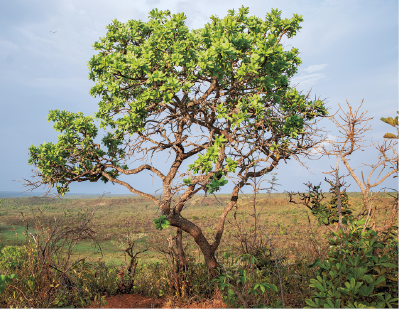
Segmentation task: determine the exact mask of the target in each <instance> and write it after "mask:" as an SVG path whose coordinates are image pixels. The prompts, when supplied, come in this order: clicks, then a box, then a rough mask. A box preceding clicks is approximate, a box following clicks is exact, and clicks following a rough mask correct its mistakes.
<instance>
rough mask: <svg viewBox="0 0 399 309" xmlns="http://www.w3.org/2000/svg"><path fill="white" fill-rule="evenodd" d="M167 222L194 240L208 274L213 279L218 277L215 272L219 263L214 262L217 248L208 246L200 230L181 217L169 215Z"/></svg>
mask: <svg viewBox="0 0 399 309" xmlns="http://www.w3.org/2000/svg"><path fill="white" fill-rule="evenodd" d="M167 220H168V221H169V222H170V224H171V225H172V226H175V227H177V228H179V229H181V230H182V231H185V232H186V233H188V234H190V235H191V236H192V237H193V238H194V240H195V242H196V243H197V245H198V246H199V247H200V250H201V252H202V254H203V255H204V259H205V263H206V265H207V267H208V269H209V272H210V273H211V275H212V277H213V278H216V277H217V276H218V275H219V273H218V271H217V268H218V267H219V263H218V262H217V261H216V258H215V251H216V249H217V247H216V248H213V247H212V246H211V245H210V244H209V242H208V241H207V240H206V238H205V236H204V234H203V233H202V230H201V229H200V228H199V227H198V226H197V225H195V224H194V223H192V222H191V221H188V220H187V219H185V218H183V217H181V216H180V215H176V214H172V213H170V215H169V216H168V217H167ZM178 237H179V236H178ZM176 241H177V239H176Z"/></svg>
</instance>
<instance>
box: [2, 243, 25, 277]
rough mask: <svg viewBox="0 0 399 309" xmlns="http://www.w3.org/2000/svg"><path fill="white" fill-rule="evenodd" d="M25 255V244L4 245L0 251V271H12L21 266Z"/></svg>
mask: <svg viewBox="0 0 399 309" xmlns="http://www.w3.org/2000/svg"><path fill="white" fill-rule="evenodd" d="M25 256H26V247H25V246H6V247H4V248H2V249H1V251H0V271H7V272H13V271H16V270H18V269H20V268H21V266H22V264H23V263H24V260H25V259H24V257H25Z"/></svg>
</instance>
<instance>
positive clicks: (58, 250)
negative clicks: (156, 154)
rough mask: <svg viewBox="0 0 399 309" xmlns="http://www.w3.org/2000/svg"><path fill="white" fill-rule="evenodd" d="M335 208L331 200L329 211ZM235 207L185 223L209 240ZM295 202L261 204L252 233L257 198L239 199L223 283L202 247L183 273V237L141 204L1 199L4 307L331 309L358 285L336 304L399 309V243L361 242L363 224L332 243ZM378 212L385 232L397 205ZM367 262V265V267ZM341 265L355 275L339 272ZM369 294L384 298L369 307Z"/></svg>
mask: <svg viewBox="0 0 399 309" xmlns="http://www.w3.org/2000/svg"><path fill="white" fill-rule="evenodd" d="M345 194H346V193H344V194H343V195H342V197H344V196H345ZM331 197H332V194H330V193H328V194H325V198H326V200H328V199H331ZM347 197H348V201H349V205H350V208H351V209H352V210H353V213H357V212H358V211H360V210H361V205H362V202H361V201H362V196H361V195H360V194H359V193H349V194H347ZM227 198H228V197H227V196H223V195H218V196H217V199H216V198H215V197H207V198H204V196H198V197H197V198H195V199H193V201H192V203H190V204H189V205H187V210H186V214H187V216H189V217H190V218H192V219H193V220H195V222H196V223H198V225H200V226H201V228H202V229H203V231H204V232H205V233H206V231H207V230H208V226H211V225H212V224H216V220H217V217H216V216H214V215H213V212H215V213H217V211H218V210H219V208H223V204H224V203H226V202H227V201H226V200H227ZM292 198H295V197H292ZM289 200H290V197H289V195H288V194H259V195H258V196H257V200H256V204H255V207H256V208H255V211H256V213H257V214H258V216H259V220H258V223H257V226H256V229H255V218H254V208H253V203H252V202H253V198H252V196H250V195H247V196H244V195H242V196H241V197H240V200H239V203H238V204H239V208H238V209H237V210H236V211H235V212H233V213H232V214H230V215H229V216H228V219H227V222H228V224H227V226H226V233H225V237H224V241H223V243H222V245H221V246H220V249H219V250H218V252H217V259H218V262H219V263H220V265H222V267H223V271H222V275H221V276H220V277H218V278H217V279H216V280H215V279H213V278H212V276H211V275H210V274H209V271H208V269H207V267H206V264H205V263H204V260H203V257H202V256H201V254H200V250H199V249H198V246H197V245H196V244H195V242H194V241H193V240H192V239H191V238H190V237H186V236H185V235H184V234H183V235H182V237H183V244H184V250H185V254H186V256H187V261H188V267H187V268H186V269H184V271H183V267H182V265H181V263H180V261H179V258H178V254H177V247H176V245H175V240H176V239H175V238H176V233H175V228H173V227H169V228H166V229H164V230H162V231H161V232H160V231H159V230H156V229H154V227H153V224H151V225H150V224H149V223H148V222H151V221H152V220H149V219H154V218H157V217H158V214H157V209H156V207H155V206H152V205H150V204H148V202H146V201H145V200H144V199H142V198H140V197H126V198H106V197H102V198H99V199H90V200H83V199H79V200H78V199H66V198H62V199H53V198H37V197H31V198H14V199H2V216H1V221H0V224H1V234H0V235H1V236H2V249H1V263H0V270H1V271H2V277H1V280H2V282H1V285H0V290H1V294H0V305H1V306H2V307H11V306H12V307H42V308H44V307H87V306H89V305H90V304H91V302H94V301H95V302H96V303H98V301H101V299H104V296H105V295H115V294H119V293H140V294H143V295H146V296H148V297H154V298H158V297H163V298H165V299H168V300H169V303H170V304H171V305H172V304H175V305H178V304H179V305H180V306H184V305H183V304H185V303H187V302H195V301H203V300H205V299H212V297H213V296H214V293H215V284H217V285H218V288H219V289H220V290H221V291H222V295H223V296H224V301H225V303H226V304H227V305H228V306H229V307H283V304H282V293H281V292H283V297H284V302H285V304H284V305H285V306H286V307H287V306H289V307H304V306H311V307H312V306H313V307H323V306H324V304H328V305H329V306H331V307H333V305H336V300H335V301H334V302H333V303H332V304H331V303H329V302H328V300H327V295H328V293H332V294H333V295H338V294H336V293H341V294H342V295H347V294H345V292H344V291H343V290H342V289H346V287H345V283H344V282H346V281H347V282H348V283H349V284H352V283H353V280H352V278H354V280H355V281H354V286H353V287H352V285H350V288H348V290H349V291H350V289H351V288H353V289H355V290H356V292H352V294H351V293H349V294H348V296H345V297H346V298H343V296H342V295H341V296H340V297H337V298H336V299H337V300H339V299H341V302H343V301H345V300H347V301H348V303H347V305H349V306H351V305H353V306H357V307H359V304H361V303H365V302H366V301H367V300H369V302H368V304H369V305H371V306H373V305H374V306H381V305H382V304H383V306H386V307H389V306H392V307H395V306H396V303H397V300H395V299H396V298H397V280H396V281H395V278H396V279H397V271H398V269H397V236H395V234H392V235H389V237H381V236H383V235H382V234H378V233H377V232H374V231H372V230H367V231H365V232H363V233H361V232H359V226H358V224H360V223H355V221H353V223H351V224H349V225H348V228H349V230H348V232H344V233H341V234H340V233H339V232H338V233H335V234H331V232H330V230H329V229H328V226H327V225H324V224H322V223H320V222H319V220H318V218H317V217H316V216H314V215H312V211H311V210H310V209H307V208H306V207H305V206H303V205H300V204H299V202H300V198H297V202H298V204H295V203H290V202H289ZM375 202H378V205H379V207H378V212H377V214H376V219H377V221H381V222H383V221H384V220H387V219H388V217H387V215H389V213H390V212H389V210H390V209H391V207H392V203H397V200H396V201H395V199H394V198H392V197H391V196H390V195H389V194H381V195H380V196H379V199H378V201H375ZM82 209H84V211H83V212H82ZM363 226H364V224H363V225H362V226H361V229H362V228H363ZM94 227H96V228H94ZM393 231H395V229H393ZM256 233H257V234H256ZM255 234H256V236H255ZM328 236H330V238H331V237H332V238H331V239H330V240H328V238H329V237H328ZM163 239H168V240H169V241H168V242H167V243H165V242H163V241H162V240H163ZM341 239H342V241H341ZM354 239H356V240H361V241H358V242H355V241H353V240H354ZM345 240H349V242H345ZM347 243H349V244H353V243H358V245H357V247H356V250H357V251H356V250H354V249H353V248H351V247H350V246H351V245H349V247H348V245H343V244H347ZM339 250H341V254H339ZM362 252H363V253H362ZM357 253H358V254H359V255H356V254H357ZM360 253H361V254H363V255H364V256H365V258H363V259H360V260H359V257H358V256H360ZM348 256H351V257H352V259H350V258H348ZM340 261H341V263H342V261H344V263H342V264H341V265H346V266H342V267H341V268H339V269H337V267H336V264H337V263H340ZM350 263H353V264H356V263H357V264H358V265H356V266H355V267H354V265H351V264H350ZM392 265H394V266H395V267H392ZM309 266H313V267H309ZM345 267H346V268H345ZM343 268H344V269H343ZM278 271H279V272H280V276H279V275H278ZM362 276H363V277H362ZM279 278H281V279H282V280H281V284H282V290H281V289H280V280H279ZM337 278H339V280H341V281H342V282H341V285H343V287H340V286H339V283H338V282H339V280H338V279H337ZM359 278H360V279H359ZM337 280H338V281H337ZM345 280H346V281H345ZM351 280H352V281H351ZM323 282H325V283H323ZM359 283H362V284H361V285H360V286H359ZM363 286H364V287H363ZM372 287H373V289H372ZM369 291H370V293H369V295H377V296H373V297H371V298H372V299H371V298H370V297H367V295H363V294H367V293H368V292H369ZM334 293H335V294H334ZM354 301H356V302H357V303H356V304H355V303H354ZM339 305H340V304H338V306H339Z"/></svg>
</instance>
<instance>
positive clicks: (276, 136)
mask: <svg viewBox="0 0 399 309" xmlns="http://www.w3.org/2000/svg"><path fill="white" fill-rule="evenodd" d="M248 12H249V9H248V8H244V7H242V8H240V9H239V12H238V13H235V12H234V10H229V13H228V15H227V17H225V18H224V19H219V18H218V17H215V16H212V17H211V20H212V21H211V22H210V23H208V24H206V25H205V27H204V28H202V29H199V30H193V31H191V32H190V31H189V30H188V28H187V27H186V26H185V24H184V20H185V19H186V17H185V16H184V13H181V14H173V16H171V13H170V11H169V10H167V11H158V10H157V9H154V10H152V11H151V12H150V13H149V17H150V20H149V21H148V22H147V23H145V22H142V21H136V20H130V21H128V22H127V23H125V24H124V23H121V22H119V21H117V20H114V21H113V23H112V24H110V25H109V26H108V27H107V29H108V32H107V34H106V36H105V37H103V38H101V39H100V40H99V41H98V42H95V43H94V48H95V49H96V50H98V51H99V54H98V55H94V56H93V57H92V58H91V60H90V61H89V62H88V66H89V69H90V75H89V78H90V79H91V80H93V81H95V82H96V85H95V86H94V87H93V88H92V89H91V90H90V94H91V95H92V96H100V97H102V99H101V101H100V102H99V111H98V112H97V113H96V114H95V117H96V119H97V120H101V124H100V128H103V129H105V130H108V131H107V134H106V135H105V136H104V138H102V140H101V144H102V145H100V143H96V142H95V140H94V139H95V138H96V136H97V132H98V129H97V127H96V125H95V124H94V121H93V117H90V116H87V117H86V116H84V115H83V114H82V113H80V112H79V113H72V112H67V111H59V110H51V111H50V112H49V117H48V120H49V121H50V120H51V121H53V122H55V124H54V128H55V129H56V130H57V131H59V132H61V133H62V134H61V135H59V138H58V143H56V144H54V143H44V144H42V145H40V146H39V147H36V146H33V145H32V146H31V147H30V148H29V151H30V159H29V163H30V164H33V165H34V166H36V167H37V168H38V170H37V171H36V175H35V176H34V177H38V178H39V180H38V181H36V182H31V181H28V180H26V181H27V186H29V187H30V188H32V189H34V188H37V187H39V186H41V185H45V186H47V187H48V190H50V188H51V187H54V186H55V185H56V187H57V192H58V194H64V193H65V192H68V190H69V189H68V186H69V185H70V184H71V183H72V182H81V181H92V182H96V181H98V180H102V181H104V182H108V181H111V182H112V183H117V184H120V185H122V186H125V187H126V188H127V189H128V190H129V191H130V192H131V193H135V194H138V195H140V196H142V197H144V198H147V199H149V200H151V201H153V202H154V203H155V204H157V205H158V207H159V208H160V213H161V215H160V218H159V219H156V222H155V223H156V224H157V226H158V227H159V228H160V229H162V228H163V227H164V226H167V224H170V225H172V226H175V227H177V228H178V229H181V230H183V231H184V232H186V233H189V234H190V235H191V236H192V237H193V238H194V240H195V242H196V243H197V244H198V245H199V247H200V249H201V251H202V253H203V254H204V258H205V261H206V264H207V266H208V268H209V269H210V271H211V273H212V275H216V274H217V272H216V269H217V267H218V263H217V261H216V259H215V256H214V253H215V251H216V250H217V248H218V246H219V244H220V240H221V237H222V234H223V229H224V223H225V219H226V216H227V215H228V213H229V211H230V210H231V209H232V207H233V206H234V205H235V204H236V203H237V200H238V192H239V190H240V189H241V188H242V187H243V186H245V185H247V180H248V179H249V178H250V177H261V176H262V175H264V174H265V173H267V172H270V171H272V170H273V169H274V168H275V167H276V166H277V165H278V164H279V162H280V161H284V162H285V163H286V162H287V160H289V159H290V158H294V159H297V160H298V161H299V158H298V155H303V156H305V157H306V156H309V155H311V153H310V149H311V148H313V147H314V146H315V145H317V144H318V143H320V142H321V141H322V140H321V139H320V141H318V140H317V139H318V138H319V137H321V136H320V135H318V133H317V132H316V128H315V123H316V122H317V120H319V119H321V118H323V117H324V116H326V115H327V110H326V108H325V106H324V102H323V101H321V100H319V99H318V100H316V98H315V100H314V101H310V100H308V98H309V93H310V92H309V93H308V95H307V96H305V95H302V94H301V93H300V92H298V91H297V90H296V89H295V88H291V87H289V79H290V78H291V77H292V76H293V75H294V74H295V73H296V72H297V67H298V65H299V64H300V63H301V60H300V58H299V57H298V50H297V49H296V48H292V49H291V50H289V51H284V50H283V48H282V45H281V43H280V41H281V39H282V38H283V37H284V36H287V37H288V38H291V37H293V36H294V35H296V33H297V31H298V30H299V29H301V27H300V26H299V23H300V22H302V21H303V19H302V16H298V15H297V14H294V16H293V17H292V18H291V19H281V17H280V15H281V11H278V10H272V11H271V13H267V15H266V18H265V21H262V20H261V19H259V18H256V17H247V15H248ZM167 17H169V18H167ZM200 84H204V85H205V87H207V89H206V90H205V91H201V89H200V88H201V85H200ZM204 85H202V86H204ZM192 92H195V93H194V97H190V96H189V94H190V93H192ZM199 93H200V95H198V94H199ZM158 118H159V119H158ZM194 127H196V128H198V127H199V128H200V129H201V130H202V132H204V131H203V130H206V131H207V133H208V136H207V135H199V136H194V137H198V139H197V140H193V139H192V137H193V136H192V133H191V130H192V129H193V128H194ZM166 128H168V129H170V131H169V133H167V131H166ZM132 135H134V138H133V137H132ZM156 138H160V139H161V141H157V139H156ZM145 144H149V146H148V147H145V146H144V145H145ZM250 145H252V146H251V147H249V148H248V146H250ZM245 146H247V148H246V149H245ZM165 150H169V154H170V153H171V152H172V151H173V152H174V153H175V158H174V160H173V163H172V164H171V166H170V170H169V172H168V173H167V174H165V175H164V174H163V173H162V172H161V171H160V170H159V169H158V168H156V167H155V166H153V164H152V161H151V164H146V163H145V162H144V160H145V159H146V160H147V159H148V155H149V153H151V159H152V156H153V155H154V152H158V151H165ZM227 150H230V152H227ZM139 153H142V154H143V156H142V158H141V159H142V161H143V164H141V165H139V166H137V167H135V168H130V169H129V167H128V165H127V164H126V163H127V161H128V159H129V158H132V157H134V156H135V155H136V154H139ZM201 153H202V154H201ZM255 153H259V154H261V155H262V156H261V157H260V158H258V159H256V160H254V161H252V160H250V159H249V157H250V156H251V155H252V154H255ZM197 154H198V155H199V156H198V158H197V159H196V161H195V162H194V164H191V165H189V169H188V170H187V171H186V172H184V173H183V174H181V173H180V172H179V168H180V167H181V165H182V163H183V162H184V161H185V160H187V159H189V158H192V157H193V156H195V155H197ZM260 162H263V163H265V164H266V167H264V168H262V169H260V170H258V171H256V172H250V171H249V169H250V168H251V167H252V166H255V165H256V164H257V163H260ZM145 170H149V171H151V172H152V173H153V174H155V175H156V176H158V177H159V178H160V179H161V180H162V182H163V186H162V189H163V197H162V198H161V199H160V200H158V199H157V198H156V197H155V196H153V195H150V194H148V193H145V192H142V191H140V190H137V189H135V188H134V187H133V186H131V185H130V184H129V183H128V182H126V181H123V180H121V179H120V176H121V175H136V174H139V173H141V172H143V171H145ZM232 174H235V175H236V176H237V177H238V181H237V182H234V181H233V182H234V189H233V190H232V193H231V200H230V202H229V203H228V204H227V205H226V206H225V208H224V210H223V211H222V213H221V214H220V217H219V222H218V225H217V228H216V231H215V235H214V240H213V242H211V243H210V242H208V240H207V239H206V238H205V237H204V235H203V233H202V230H201V229H200V228H199V227H198V226H197V225H196V224H194V223H193V222H191V221H189V220H188V219H186V218H184V217H183V216H182V210H183V207H184V205H185V204H186V203H187V201H189V200H190V198H192V197H193V196H194V195H195V194H196V193H198V192H199V191H201V190H202V191H204V192H205V194H207V193H210V194H212V193H214V192H215V191H218V190H219V188H220V187H221V186H223V185H225V184H226V183H227V180H225V178H224V177H227V178H229V179H232V178H231V177H232V176H231V175H232ZM229 175H230V176H229ZM185 176H189V177H188V178H187V179H183V182H180V180H181V179H182V178H183V177H185ZM174 180H176V183H175V184H174V183H173V181H174ZM181 191H183V192H181ZM48 192H50V191H48ZM179 194H180V195H179ZM175 195H179V199H178V200H177V202H176V203H175V205H172V197H173V196H175Z"/></svg>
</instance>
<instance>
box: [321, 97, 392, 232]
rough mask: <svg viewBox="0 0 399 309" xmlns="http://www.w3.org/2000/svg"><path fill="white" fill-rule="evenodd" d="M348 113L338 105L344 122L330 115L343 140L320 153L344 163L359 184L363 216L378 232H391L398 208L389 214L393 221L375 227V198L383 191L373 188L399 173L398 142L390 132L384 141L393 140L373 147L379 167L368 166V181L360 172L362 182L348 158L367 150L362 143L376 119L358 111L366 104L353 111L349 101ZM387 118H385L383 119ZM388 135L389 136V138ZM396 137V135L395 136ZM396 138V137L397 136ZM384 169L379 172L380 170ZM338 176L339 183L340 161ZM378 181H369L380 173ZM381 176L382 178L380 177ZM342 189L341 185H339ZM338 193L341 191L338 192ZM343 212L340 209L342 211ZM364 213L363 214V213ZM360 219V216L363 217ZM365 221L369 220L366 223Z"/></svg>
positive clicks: (389, 121)
mask: <svg viewBox="0 0 399 309" xmlns="http://www.w3.org/2000/svg"><path fill="white" fill-rule="evenodd" d="M347 104H348V107H349V111H348V112H347V113H345V112H344V110H343V109H342V107H341V106H339V110H340V111H341V112H342V114H341V115H339V117H340V118H341V120H342V121H341V122H339V121H338V120H337V118H335V116H331V117H330V120H331V121H332V122H333V123H334V124H335V125H336V126H337V128H338V129H339V132H340V134H341V136H339V138H340V139H341V141H330V146H331V147H329V148H330V149H327V148H326V147H324V146H323V147H322V149H321V150H320V153H321V154H323V155H327V156H331V155H333V156H336V157H337V160H338V158H339V159H341V161H342V162H343V163H344V165H345V167H346V169H347V170H348V172H349V174H350V175H351V176H352V178H353V179H354V180H355V181H356V183H357V185H358V186H359V188H360V191H361V192H362V200H363V211H362V212H363V214H367V220H368V219H369V218H371V222H370V225H371V227H372V228H373V229H374V230H376V231H380V232H383V231H387V230H390V229H391V228H392V226H393V223H394V221H395V217H396V215H397V213H398V208H397V205H396V206H395V205H394V207H393V208H392V212H391V215H390V218H389V220H388V222H387V223H386V224H385V225H383V226H379V227H377V226H376V219H375V209H376V206H375V205H373V199H375V198H376V197H377V195H378V194H379V192H380V190H379V191H378V192H377V193H376V194H374V195H373V192H372V188H374V187H376V186H378V185H380V184H381V183H382V182H384V181H385V180H386V179H388V178H389V177H390V176H393V177H395V176H396V174H397V173H398V170H399V168H398V163H399V158H398V152H397V146H398V142H397V141H396V140H395V139H392V137H391V136H390V135H388V134H390V133H387V134H385V135H384V138H388V139H390V140H389V141H387V140H386V139H384V141H383V143H382V144H377V145H376V144H374V143H373V145H374V147H375V148H376V149H377V150H378V153H379V154H378V162H377V164H373V165H372V164H365V163H363V164H364V165H366V166H370V167H371V171H370V173H369V175H368V177H367V179H365V177H364V175H363V172H361V176H362V177H361V179H362V180H360V177H358V176H357V175H356V173H355V171H354V170H355V169H354V168H353V167H352V166H350V164H349V158H348V156H350V155H351V154H352V153H353V152H355V151H356V150H359V149H360V150H362V151H364V150H363V149H362V148H365V147H368V146H365V145H364V144H362V143H363V142H364V133H365V132H367V131H368V130H370V129H371V126H368V127H367V124H368V122H369V121H370V120H371V119H373V118H366V117H365V115H366V113H367V112H363V113H361V114H359V110H360V108H361V106H362V104H363V101H362V103H361V104H360V106H359V108H358V109H357V110H355V111H353V109H352V106H350V105H349V103H348V102H347ZM382 119H385V118H381V120H382ZM395 121H396V124H397V118H396V120H393V119H392V118H391V117H389V118H388V121H386V122H387V123H389V124H391V125H393V126H395ZM384 122H385V121H384ZM387 135H388V136H387ZM392 135H393V134H392ZM394 137H395V136H394ZM388 167H389V168H390V169H391V171H389V172H387V173H386V174H385V175H384V174H383V171H384V170H385V169H386V168H388ZM380 168H381V170H380V171H379V172H378V169H380ZM332 172H334V173H335V172H336V173H337V183H338V161H337V168H336V170H334V171H332ZM377 172H378V175H377V178H376V179H375V181H374V183H371V182H370V179H371V177H372V175H373V174H374V173H377ZM380 177H381V178H380ZM337 188H339V186H337ZM338 192H339V190H338ZM339 209H340V208H339ZM361 214H362V213H361ZM361 214H359V216H358V218H359V217H360V215H361ZM367 220H366V221H367ZM340 222H342V214H340Z"/></svg>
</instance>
